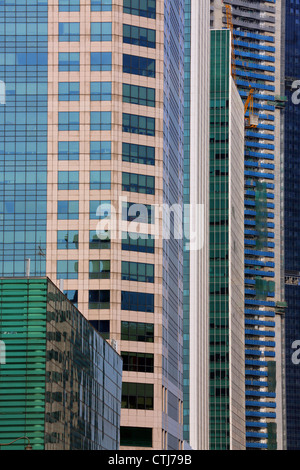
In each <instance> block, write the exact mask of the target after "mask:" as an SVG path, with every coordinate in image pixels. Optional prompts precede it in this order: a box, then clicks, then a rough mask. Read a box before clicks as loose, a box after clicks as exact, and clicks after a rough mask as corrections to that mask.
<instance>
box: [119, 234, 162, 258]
mask: <svg viewBox="0 0 300 470" xmlns="http://www.w3.org/2000/svg"><path fill="white" fill-rule="evenodd" d="M122 250H124V251H136V252H139V253H152V254H153V253H154V250H155V240H154V239H153V238H152V237H151V235H146V234H143V233H128V232H122Z"/></svg>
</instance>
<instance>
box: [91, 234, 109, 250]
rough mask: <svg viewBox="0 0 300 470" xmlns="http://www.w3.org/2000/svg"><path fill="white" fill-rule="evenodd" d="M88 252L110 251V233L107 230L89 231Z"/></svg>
mask: <svg viewBox="0 0 300 470" xmlns="http://www.w3.org/2000/svg"><path fill="white" fill-rule="evenodd" d="M90 250H110V232H109V231H108V230H106V231H104V230H100V231H99V232H96V231H95V230H91V231H90Z"/></svg>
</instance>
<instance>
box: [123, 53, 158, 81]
mask: <svg viewBox="0 0 300 470" xmlns="http://www.w3.org/2000/svg"><path fill="white" fill-rule="evenodd" d="M123 72H124V73H131V74H133V75H142V76H144V77H152V78H155V59H149V58H148V57H140V56H135V55H129V54H123Z"/></svg>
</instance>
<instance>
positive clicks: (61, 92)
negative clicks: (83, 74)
mask: <svg viewBox="0 0 300 470" xmlns="http://www.w3.org/2000/svg"><path fill="white" fill-rule="evenodd" d="M79 97H80V86H79V82H60V83H59V84H58V100H59V101H79Z"/></svg>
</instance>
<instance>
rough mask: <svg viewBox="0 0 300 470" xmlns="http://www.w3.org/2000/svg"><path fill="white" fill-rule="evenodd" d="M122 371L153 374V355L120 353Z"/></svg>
mask: <svg viewBox="0 0 300 470" xmlns="http://www.w3.org/2000/svg"><path fill="white" fill-rule="evenodd" d="M121 356H122V359H123V370H124V371H126V372H145V373H149V374H153V372H154V355H153V354H145V353H136V352H124V351H122V352H121Z"/></svg>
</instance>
